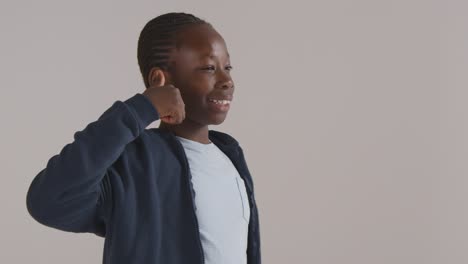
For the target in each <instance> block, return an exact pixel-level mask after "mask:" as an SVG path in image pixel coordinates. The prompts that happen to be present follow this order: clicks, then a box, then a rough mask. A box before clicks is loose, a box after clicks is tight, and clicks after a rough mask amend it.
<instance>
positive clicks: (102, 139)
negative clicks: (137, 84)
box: [26, 93, 159, 236]
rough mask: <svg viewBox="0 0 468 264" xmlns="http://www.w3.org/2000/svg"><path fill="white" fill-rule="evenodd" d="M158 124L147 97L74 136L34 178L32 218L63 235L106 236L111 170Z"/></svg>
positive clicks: (29, 202)
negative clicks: (127, 147)
mask: <svg viewBox="0 0 468 264" xmlns="http://www.w3.org/2000/svg"><path fill="white" fill-rule="evenodd" d="M158 119H159V114H158V112H157V110H156V108H155V107H154V106H153V104H152V103H151V101H150V100H149V99H148V98H147V97H146V96H145V95H143V94H140V93H138V94H135V95H134V96H132V97H130V98H129V99H127V100H126V101H124V102H122V101H116V102H114V104H113V105H112V106H111V107H110V108H108V109H107V110H106V111H105V112H104V113H103V114H102V115H101V116H100V117H99V119H98V120H96V121H94V122H92V123H89V124H88V125H87V126H86V127H85V128H84V129H83V130H82V131H78V132H75V134H74V141H73V142H72V143H69V144H67V145H65V146H64V147H63V149H62V150H61V151H60V153H59V154H57V155H55V156H53V157H51V158H50V159H49V161H48V163H47V166H46V167H45V168H44V169H43V170H41V171H40V172H39V173H38V174H37V175H36V176H35V178H34V179H33V181H32V183H31V185H30V187H29V190H28V192H27V196H26V206H27V209H28V211H29V213H30V214H31V216H32V217H33V218H34V219H35V220H36V221H38V222H40V223H42V224H44V225H47V226H50V227H54V228H57V229H60V230H64V231H70V232H90V233H95V234H96V235H99V236H104V235H105V225H104V214H103V212H104V210H106V208H105V207H107V206H109V205H110V204H111V203H110V202H109V201H107V199H108V198H109V197H110V193H111V191H110V183H109V179H108V177H109V176H111V175H108V171H107V169H108V168H109V167H110V166H111V165H112V164H113V163H114V162H115V161H116V160H117V159H118V157H119V156H120V155H121V154H122V152H123V151H124V149H125V146H126V145H127V144H128V143H130V142H131V141H133V140H134V139H135V138H137V137H138V136H139V135H140V133H141V132H142V131H143V130H144V129H145V128H146V127H147V126H148V125H149V124H150V123H151V122H153V121H155V120H158Z"/></svg>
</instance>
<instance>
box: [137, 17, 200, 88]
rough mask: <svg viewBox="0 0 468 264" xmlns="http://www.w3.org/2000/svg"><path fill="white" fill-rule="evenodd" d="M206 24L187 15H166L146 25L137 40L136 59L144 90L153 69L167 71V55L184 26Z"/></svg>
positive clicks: (147, 85)
mask: <svg viewBox="0 0 468 264" xmlns="http://www.w3.org/2000/svg"><path fill="white" fill-rule="evenodd" d="M196 24H208V25H209V23H208V22H206V21H205V20H203V19H200V18H198V17H196V16H194V15H192V14H188V13H176V12H172V13H166V14H163V15H160V16H157V17H155V18H153V19H151V20H150V21H149V22H147V23H146V25H145V27H144V28H143V29H142V31H141V33H140V37H139V39H138V50H137V58H138V65H139V66H140V72H141V74H142V76H143V80H144V82H145V86H146V88H148V87H149V80H148V75H149V73H150V70H151V69H152V68H153V67H160V68H161V69H163V70H168V69H169V54H170V51H171V49H172V48H174V47H176V45H177V43H176V41H177V39H176V34H177V33H178V32H179V31H180V30H181V29H182V28H185V27H186V26H189V25H196Z"/></svg>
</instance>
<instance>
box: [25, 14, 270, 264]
mask: <svg viewBox="0 0 468 264" xmlns="http://www.w3.org/2000/svg"><path fill="white" fill-rule="evenodd" d="M138 61H139V65H140V70H141V72H142V76H143V80H144V82H145V86H146V90H145V91H144V92H143V93H137V94H135V95H134V96H132V97H130V98H129V99H127V100H125V101H116V102H114V104H113V105H112V106H111V107H110V108H108V109H107V110H106V111H105V112H104V113H103V114H102V115H101V116H100V117H99V119H98V120H96V121H94V122H91V123H90V124H88V125H87V126H86V127H85V128H84V129H83V130H81V131H78V132H76V133H75V134H74V141H73V142H72V143H69V144H67V145H66V146H64V147H63V149H62V150H61V152H60V153H59V154H57V155H55V156H53V157H51V158H50V160H49V161H48V163H47V166H46V167H45V168H44V169H43V170H41V171H40V172H39V173H38V175H36V177H35V178H34V179H33V181H32V183H31V186H30V188H29V190H28V194H27V201H26V202H27V208H28V210H29V212H30V214H31V215H32V216H33V217H34V218H35V219H36V220H37V221H38V222H40V223H42V224H44V225H47V226H50V227H53V228H57V229H60V230H64V231H69V232H77V233H78V232H89V233H94V234H96V235H98V236H102V237H105V242H104V255H103V263H116V264H120V263H122V264H123V263H126V264H128V263H171V264H182V263H184V264H185V263H200V264H201V263H205V264H211V263H217V264H220V263H222V264H229V263H236V264H241V263H248V264H259V263H261V254H260V229H259V219H258V209H257V205H256V201H255V196H254V186H253V180H252V177H251V175H250V172H249V170H248V167H247V164H246V161H245V157H244V154H243V150H242V148H241V147H240V144H239V142H238V141H237V140H236V139H234V138H233V137H232V136H230V135H229V134H227V133H223V132H220V131H216V130H210V129H209V128H208V126H209V125H217V124H221V123H222V122H223V121H224V120H225V118H226V116H227V113H228V111H229V108H230V104H231V101H232V100H233V95H234V83H233V80H232V78H231V75H230V70H231V69H232V67H231V65H230V59H229V53H228V51H227V47H226V44H225V42H224V39H223V38H222V37H221V35H220V34H219V33H218V32H217V31H216V30H215V29H214V28H213V26H212V25H211V24H209V23H207V22H205V21H204V20H201V19H199V18H197V17H195V16H193V15H191V14H186V13H168V14H164V15H161V16H158V17H156V18H154V19H152V20H151V21H149V22H148V23H147V24H146V25H145V27H144V28H143V30H142V32H141V35H140V39H139V42H138ZM158 119H160V120H161V123H160V126H159V128H153V129H146V127H147V126H148V125H149V124H150V123H152V122H153V121H156V120H158Z"/></svg>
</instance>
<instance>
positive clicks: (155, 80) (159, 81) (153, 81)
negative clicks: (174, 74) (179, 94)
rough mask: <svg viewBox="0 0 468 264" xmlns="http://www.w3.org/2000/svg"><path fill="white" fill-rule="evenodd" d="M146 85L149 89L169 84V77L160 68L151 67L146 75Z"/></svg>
mask: <svg viewBox="0 0 468 264" xmlns="http://www.w3.org/2000/svg"><path fill="white" fill-rule="evenodd" d="M148 83H149V86H150V87H152V86H163V85H166V84H171V76H170V74H169V72H168V71H166V70H163V69H161V68H160V67H153V68H151V70H150V72H149V75H148Z"/></svg>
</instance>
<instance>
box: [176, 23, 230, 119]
mask: <svg viewBox="0 0 468 264" xmlns="http://www.w3.org/2000/svg"><path fill="white" fill-rule="evenodd" d="M178 43H179V47H178V48H177V49H175V50H174V53H172V55H171V66H170V68H169V72H170V80H171V83H172V84H173V85H174V86H175V87H177V88H179V90H180V92H181V96H182V99H183V100H184V103H185V112H186V119H189V120H190V121H192V122H196V123H198V124H201V125H210V124H220V123H222V122H223V121H224V119H225V118H226V115H227V112H228V110H229V104H227V105H223V106H220V105H217V104H215V103H214V102H210V100H209V99H210V98H215V99H221V100H223V99H224V100H232V97H233V93H234V83H233V80H232V78H231V75H230V69H231V64H230V60H229V54H228V51H227V47H226V43H225V42H224V39H223V38H222V37H221V35H220V34H219V33H218V32H216V31H215V30H214V29H213V28H212V27H211V26H210V25H205V24H203V25H192V26H189V27H188V28H186V29H183V30H182V31H181V32H180V33H179V34H178Z"/></svg>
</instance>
